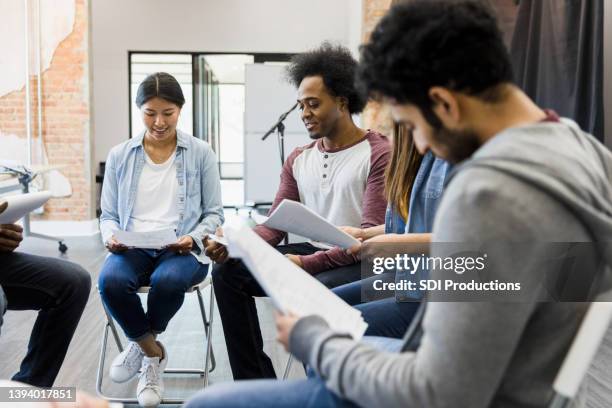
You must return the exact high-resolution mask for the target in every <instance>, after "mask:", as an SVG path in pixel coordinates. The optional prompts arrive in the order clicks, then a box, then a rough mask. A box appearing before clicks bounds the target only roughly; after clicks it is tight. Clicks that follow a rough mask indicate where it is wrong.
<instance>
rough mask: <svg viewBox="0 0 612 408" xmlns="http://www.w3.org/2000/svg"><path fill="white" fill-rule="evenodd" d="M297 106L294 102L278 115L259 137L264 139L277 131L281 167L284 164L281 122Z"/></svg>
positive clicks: (283, 133) (282, 126) (283, 131)
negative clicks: (268, 128) (274, 121)
mask: <svg viewBox="0 0 612 408" xmlns="http://www.w3.org/2000/svg"><path fill="white" fill-rule="evenodd" d="M297 106H298V103H297V102H296V103H295V105H293V106H292V107H291V109H289V110H288V111H287V112H285V113H283V114H282V115H280V117H279V118H278V120H277V121H276V123H275V124H274V125H273V126H272V127H271V128H270V130H268V131H267V132H266V134H265V135H263V136H262V137H261V140H266V139H267V138H268V136H270V135H271V134H272V133H274V131H277V132H278V149H279V151H280V159H281V167H282V166H283V164H285V124H284V123H283V121H284V120H285V119H287V116H289V114H290V113H291V112H293V111H294V110H295V108H297Z"/></svg>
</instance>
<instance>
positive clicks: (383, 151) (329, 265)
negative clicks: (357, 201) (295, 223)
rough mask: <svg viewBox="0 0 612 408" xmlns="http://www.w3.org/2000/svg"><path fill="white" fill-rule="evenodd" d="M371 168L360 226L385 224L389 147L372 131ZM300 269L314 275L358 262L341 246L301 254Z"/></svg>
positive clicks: (356, 257)
mask: <svg viewBox="0 0 612 408" xmlns="http://www.w3.org/2000/svg"><path fill="white" fill-rule="evenodd" d="M370 147H371V155H370V171H369V172H368V178H367V180H366V186H365V191H364V194H363V200H362V207H361V208H362V215H361V228H370V227H375V226H377V225H381V224H384V223H385V211H386V209H387V200H386V199H385V196H384V189H385V168H386V167H387V163H388V162H389V155H390V146H389V142H388V140H387V138H386V137H384V136H382V135H378V134H375V135H374V136H373V137H371V138H370ZM300 260H301V261H302V264H303V265H304V266H303V268H304V270H305V271H306V272H308V273H310V274H313V275H314V274H317V273H320V272H323V271H327V270H330V269H334V268H339V267H341V266H346V265H351V264H354V263H356V262H358V261H359V257H358V256H356V255H349V254H347V253H346V251H345V250H344V249H342V248H332V249H329V250H324V251H317V252H315V253H314V254H310V255H301V256H300Z"/></svg>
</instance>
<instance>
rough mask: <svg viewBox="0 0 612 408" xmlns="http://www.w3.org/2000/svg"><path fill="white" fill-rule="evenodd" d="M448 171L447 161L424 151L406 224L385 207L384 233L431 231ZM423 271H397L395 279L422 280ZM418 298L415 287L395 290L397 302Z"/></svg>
mask: <svg viewBox="0 0 612 408" xmlns="http://www.w3.org/2000/svg"><path fill="white" fill-rule="evenodd" d="M451 170H452V166H451V165H450V164H449V163H448V162H446V161H444V160H442V159H439V158H437V157H435V156H434V155H433V153H431V152H427V153H426V154H425V156H424V157H423V161H422V162H421V166H420V167H419V171H418V172H417V175H416V178H415V180H414V184H413V187H412V193H411V194H410V210H409V212H408V222H407V223H405V222H404V220H403V219H402V217H401V215H399V214H398V213H397V212H396V211H393V210H392V209H388V211H387V214H388V217H386V219H385V233H386V234H389V233H396V234H401V233H405V234H410V233H427V232H431V231H432V230H433V223H434V218H435V216H436V211H437V210H438V205H439V204H440V200H441V198H442V191H443V189H444V184H445V181H446V178H447V177H448V175H449V174H450V172H451ZM387 222H389V225H387ZM402 227H403V230H402V229H401V228H402ZM425 274H427V271H423V270H421V271H417V272H416V273H415V274H414V275H410V273H409V272H407V271H404V270H401V271H396V273H395V281H396V282H399V281H401V280H415V279H423V278H425V276H424V275H425ZM420 298H421V293H420V291H418V290H416V291H408V290H405V291H399V290H398V291H396V292H395V299H396V300H397V301H398V302H402V301H408V300H414V299H420Z"/></svg>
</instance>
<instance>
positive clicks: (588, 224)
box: [187, 0, 612, 408]
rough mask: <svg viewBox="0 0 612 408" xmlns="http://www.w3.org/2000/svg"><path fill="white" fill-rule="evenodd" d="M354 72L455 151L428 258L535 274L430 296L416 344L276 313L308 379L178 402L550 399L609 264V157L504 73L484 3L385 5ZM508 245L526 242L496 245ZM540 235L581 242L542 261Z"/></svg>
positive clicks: (435, 144) (427, 141)
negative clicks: (523, 281)
mask: <svg viewBox="0 0 612 408" xmlns="http://www.w3.org/2000/svg"><path fill="white" fill-rule="evenodd" d="M358 78H359V80H360V83H361V84H362V85H363V88H364V90H365V92H367V93H368V94H369V95H370V96H374V97H378V98H380V99H383V100H384V101H386V102H388V103H389V104H390V105H391V111H392V114H393V116H394V118H395V119H396V121H398V122H400V123H402V124H403V125H404V126H407V127H408V128H410V129H411V130H412V133H413V137H414V140H415V144H416V146H417V149H418V150H419V151H420V152H421V153H425V152H428V151H432V152H433V153H435V154H436V155H437V156H439V157H441V158H444V159H447V160H450V161H453V162H456V163H459V162H460V164H459V165H458V166H457V167H456V168H455V171H454V173H453V175H452V177H451V178H450V182H448V185H447V187H446V190H445V193H444V197H443V199H442V202H441V203H440V207H439V209H438V212H437V213H436V218H435V221H434V229H433V238H432V242H433V244H432V248H431V253H432V256H433V257H437V256H439V255H440V254H443V253H444V251H445V249H444V246H443V245H440V244H438V243H447V244H448V243H474V244H475V245H476V247H475V248H481V247H480V245H486V248H489V249H491V248H492V249H497V250H496V251H495V252H494V253H493V254H494V255H495V256H493V257H491V256H489V258H488V260H487V264H488V263H489V262H491V263H492V264H493V266H492V270H490V271H489V272H492V273H493V274H494V276H495V277H496V278H499V279H500V281H507V282H513V281H515V279H516V277H517V276H529V277H531V278H535V282H533V281H529V280H528V282H531V283H532V286H533V287H532V288H527V289H528V291H529V295H528V296H526V297H524V298H518V297H517V298H513V297H507V296H504V295H506V293H504V294H503V295H502V296H501V297H502V300H501V301H500V300H499V299H498V300H496V301H463V302H461V301H454V302H453V301H448V300H453V299H454V298H452V299H451V298H446V300H447V301H444V302H437V301H430V302H429V304H428V307H427V310H426V312H425V315H424V319H423V325H422V329H423V335H422V338H421V343H420V346H419V347H418V348H417V349H416V350H406V349H405V346H404V345H403V344H402V342H401V341H400V340H396V339H389V338H380V337H379V338H365V339H364V340H363V341H355V340H354V339H352V338H350V336H349V335H347V334H346V333H342V332H337V331H334V330H333V329H331V328H330V327H329V325H328V324H327V322H326V321H325V320H324V319H322V318H321V317H319V316H314V315H312V316H302V317H296V316H291V315H288V316H287V315H279V316H278V317H277V321H276V324H277V328H278V332H279V334H278V338H279V341H280V342H281V343H283V345H285V347H287V348H288V349H289V351H290V352H291V353H292V354H293V355H295V356H296V358H298V359H299V360H300V361H302V362H304V363H306V364H308V365H309V366H310V368H311V369H312V371H313V372H314V373H315V374H316V376H312V377H311V378H309V379H306V380H293V381H282V382H280V381H243V382H239V383H234V384H225V385H217V386H213V387H211V388H209V389H207V390H206V391H205V392H203V393H202V394H200V395H199V396H197V397H195V398H194V399H193V400H192V401H191V402H189V403H188V404H187V407H188V408H193V407H206V408H214V407H222V406H231V407H234V408H239V407H260V406H261V407H267V408H272V407H298V406H299V407H317V408H321V407H354V406H362V407H428V408H435V407H439V408H450V407H470V408H485V407H527V406H529V407H542V406H547V404H548V403H549V401H550V398H551V396H552V394H553V393H552V385H553V381H554V378H555V375H556V374H557V372H558V371H559V368H560V366H561V363H562V361H563V359H564V357H565V355H566V353H567V351H568V349H569V347H570V344H571V342H572V340H573V337H574V336H575V333H576V331H577V329H578V327H579V325H580V321H581V319H582V317H583V316H584V313H585V311H586V308H587V307H588V303H586V302H585V301H586V300H590V299H592V296H594V295H595V294H597V292H598V291H599V290H601V289H604V288H602V286H601V285H597V282H598V280H600V283H601V279H602V278H603V277H604V276H605V274H606V271H607V272H609V270H610V269H609V266H610V265H612V242H611V237H612V154H611V153H610V151H609V150H607V149H606V148H605V147H604V146H603V145H602V144H601V143H600V142H598V141H597V140H596V139H595V138H594V137H593V136H591V135H589V134H587V133H585V132H584V131H582V130H581V129H580V127H579V126H578V125H577V124H576V123H575V122H573V121H572V120H570V119H566V118H560V117H559V116H557V115H556V114H555V113H554V112H552V111H547V110H544V109H541V108H540V107H538V106H537V105H536V104H535V103H534V102H533V101H532V100H531V99H529V97H528V96H527V95H526V94H525V93H524V92H523V91H522V90H521V89H519V88H518V87H517V86H516V85H515V84H514V83H513V80H512V66H511V63H510V58H509V55H508V52H507V50H506V49H505V47H504V44H503V40H502V35H501V32H500V30H499V28H498V26H497V22H496V19H495V16H494V13H493V12H492V11H491V10H490V9H489V7H487V6H486V4H485V3H484V2H479V1H474V0H469V1H466V0H446V1H443V0H412V1H410V2H407V3H405V4H400V5H398V6H395V7H394V8H392V9H391V11H390V12H389V13H388V14H387V15H386V16H385V17H384V18H383V19H382V20H381V21H380V23H379V24H378V26H377V28H376V29H375V30H374V31H373V33H372V36H371V40H370V42H369V43H368V44H367V45H365V46H364V47H363V48H362V58H361V64H360V69H359V73H358ZM509 243H514V244H517V243H521V244H527V245H519V248H520V252H519V253H516V252H509V253H506V251H505V250H506V249H510V250H512V248H513V246H512V245H511V244H510V245H509ZM550 243H557V244H559V243H563V245H566V247H572V246H573V245H572V244H576V243H580V244H585V245H584V246H582V247H583V248H584V247H587V248H589V250H588V251H586V252H587V256H583V255H578V254H577V253H571V254H568V253H557V252H555V253H554V256H553V257H550V256H551V255H552V254H551V253H550V252H548V251H547V249H546V248H547V247H548V248H549V247H550V245H543V244H550ZM557 248H558V247H557ZM489 255H491V254H489ZM561 262H563V264H562V263H561ZM568 264H570V265H572V266H573V268H572V266H569V265H568ZM434 274H435V276H434ZM489 276H490V275H489ZM557 276H559V277H560V278H561V279H555V277H557ZM444 277H446V278H448V277H449V275H448V274H445V273H444V271H432V278H438V279H442V278H444ZM545 282H547V283H550V284H551V286H550V288H548V289H551V288H554V290H559V289H560V288H561V289H562V291H561V290H560V291H559V292H558V293H557V295H561V296H562V297H561V299H559V298H558V297H554V296H551V292H548V291H547V290H546V289H547V288H545V287H544V286H546V283H545ZM581 286H582V287H583V288H586V290H585V291H584V292H582V293H580V294H579V293H578V292H576V291H575V290H577V289H580V288H579V287H581ZM569 292H571V293H573V294H579V297H573V296H572V295H570V296H569V297H566V296H564V295H565V294H566V293H569ZM553 293H554V292H553ZM430 295H431V293H430ZM479 299H482V298H474V297H472V298H471V300H479ZM487 299H489V298H487ZM563 300H569V301H563ZM561 405H563V404H559V406H561Z"/></svg>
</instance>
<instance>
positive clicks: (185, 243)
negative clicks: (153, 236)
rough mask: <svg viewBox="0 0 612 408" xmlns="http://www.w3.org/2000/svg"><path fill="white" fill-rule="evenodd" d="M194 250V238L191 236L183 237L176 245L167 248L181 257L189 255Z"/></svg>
mask: <svg viewBox="0 0 612 408" xmlns="http://www.w3.org/2000/svg"><path fill="white" fill-rule="evenodd" d="M192 248H193V238H191V237H190V236H189V235H183V236H182V237H180V238H179V240H178V241H177V242H176V243H174V244H170V245H168V246H167V247H166V249H169V250H170V251H175V252H176V253H177V254H179V255H187V254H188V253H190V252H191V249H192Z"/></svg>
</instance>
